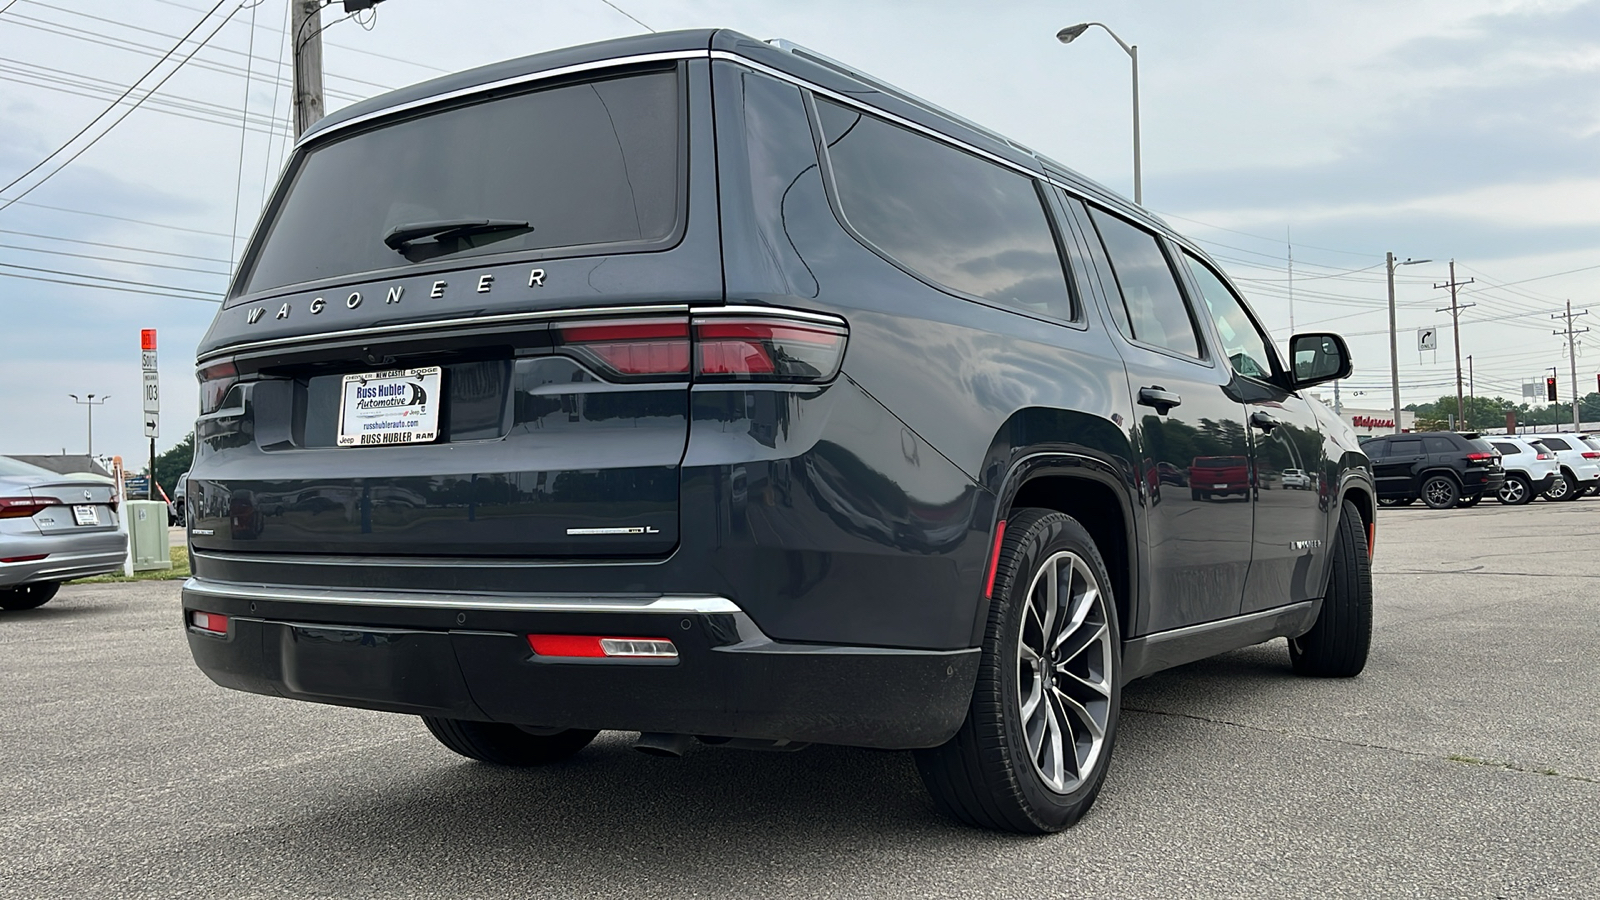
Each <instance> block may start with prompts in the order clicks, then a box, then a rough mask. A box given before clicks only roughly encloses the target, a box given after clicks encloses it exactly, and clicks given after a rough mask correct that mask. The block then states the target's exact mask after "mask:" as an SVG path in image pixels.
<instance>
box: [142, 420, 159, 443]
mask: <svg viewBox="0 0 1600 900" xmlns="http://www.w3.org/2000/svg"><path fill="white" fill-rule="evenodd" d="M144 436H145V437H147V438H153V437H160V436H161V417H160V416H145V417H144Z"/></svg>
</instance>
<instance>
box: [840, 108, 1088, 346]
mask: <svg viewBox="0 0 1600 900" xmlns="http://www.w3.org/2000/svg"><path fill="white" fill-rule="evenodd" d="M817 113H818V117H819V118H820V119H821V124H822V132H823V135H824V136H825V138H826V145H827V155H828V164H829V167H830V169H831V171H832V175H833V185H834V192H835V194H836V196H837V199H838V202H839V208H840V211H841V212H842V213H843V214H844V218H845V221H846V222H847V223H848V224H849V225H850V227H851V228H853V229H854V230H855V231H856V233H857V234H858V235H860V237H861V238H862V239H864V240H865V241H866V242H867V243H868V244H869V245H871V246H872V247H873V248H875V249H876V250H877V251H878V252H879V253H881V254H883V255H884V256H886V257H888V258H889V259H891V260H893V261H895V262H897V263H899V264H900V265H901V266H904V267H905V268H907V269H909V270H911V271H912V272H914V273H916V274H918V275H920V276H921V277H923V278H925V279H927V280H928V281H931V282H933V283H935V284H938V285H942V286H944V287H948V288H951V289H953V290H956V291H960V292H961V293H963V294H970V295H972V296H974V297H978V298H980V299H983V300H986V301H989V302H991V303H994V304H996V305H999V306H1003V307H1008V308H1011V309H1014V310H1017V311H1019V312H1024V313H1029V314H1034V315H1041V316H1048V317H1050V318H1053V319H1062V320H1067V321H1071V320H1074V319H1076V318H1077V310H1076V306H1075V304H1074V303H1073V297H1072V293H1071V290H1070V289H1069V288H1068V286H1067V278H1066V270H1065V268H1064V263H1063V261H1062V258H1061V252H1060V250H1059V249H1058V247H1057V245H1056V239H1055V234H1054V232H1053V231H1052V230H1051V227H1050V220H1049V219H1048V218H1047V217H1046V214H1045V206H1044V198H1043V197H1042V195H1041V194H1040V193H1039V189H1038V187H1037V184H1036V182H1035V181H1034V180H1033V179H1032V178H1029V177H1026V176H1024V175H1021V174H1019V173H1017V172H1014V171H1012V170H1010V169H1007V168H1004V167H1002V166H999V165H996V164H994V163H992V162H989V161H988V160H985V159H980V158H979V157H977V156H974V155H973V154H971V153H967V152H966V151H964V150H958V149H956V148H955V147H952V146H950V145H948V144H944V143H942V142H940V141H936V140H934V139H932V138H928V137H924V136H923V135H920V134H917V133H915V132H912V131H909V130H907V129H904V128H901V127H900V126H898V125H893V124H890V123H889V122H886V121H883V120H882V119H878V118H876V117H874V116H870V115H866V114H864V113H862V112H859V111H857V110H855V109H852V108H850V107H846V106H843V105H840V104H837V103H833V102H830V101H827V100H822V99H818V101H817Z"/></svg>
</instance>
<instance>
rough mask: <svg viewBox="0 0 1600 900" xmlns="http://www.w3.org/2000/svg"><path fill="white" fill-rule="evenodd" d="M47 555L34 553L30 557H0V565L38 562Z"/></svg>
mask: <svg viewBox="0 0 1600 900" xmlns="http://www.w3.org/2000/svg"><path fill="white" fill-rule="evenodd" d="M49 555H50V554H48V553H35V554H33V555H32V556H6V557H0V563H19V562H38V561H39V560H41V559H44V558H45V557H47V556H49Z"/></svg>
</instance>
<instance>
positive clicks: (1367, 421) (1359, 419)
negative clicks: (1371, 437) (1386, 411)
mask: <svg viewBox="0 0 1600 900" xmlns="http://www.w3.org/2000/svg"><path fill="white" fill-rule="evenodd" d="M1350 424H1351V425H1354V426H1355V427H1357V428H1393V427H1394V420H1393V419H1374V418H1372V417H1371V416H1351V417H1350Z"/></svg>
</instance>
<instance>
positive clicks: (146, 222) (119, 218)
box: [0, 198, 227, 238]
mask: <svg viewBox="0 0 1600 900" xmlns="http://www.w3.org/2000/svg"><path fill="white" fill-rule="evenodd" d="M0 199H3V198H0ZM12 203H15V204H16V205H18V206H31V207H33V208H35V209H48V210H51V211H53V212H64V213H72V214H73V215H78V216H94V217H96V218H100V219H115V220H117V221H118V222H131V223H133V224H135V225H149V226H150V227H151V228H166V229H170V230H172V231H186V232H188V233H190V234H203V235H206V236H208V237H217V238H225V237H227V235H226V234H223V233H222V232H220V231H206V230H205V229H203V228H186V227H184V226H182V225H168V224H166V223H164V222H152V221H150V220H148V219H133V218H129V217H127V216H114V215H111V214H110V213H98V212H89V211H88V210H86V209H71V208H69V207H66V206H49V205H47V204H44V203H34V202H32V201H31V200H11V201H9V202H7V203H6V205H7V206H9V205H11V204H12Z"/></svg>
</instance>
